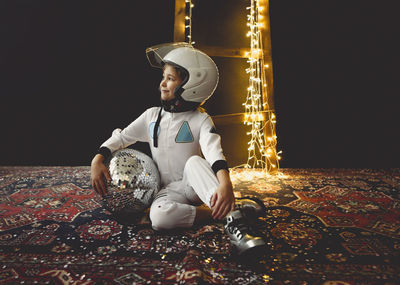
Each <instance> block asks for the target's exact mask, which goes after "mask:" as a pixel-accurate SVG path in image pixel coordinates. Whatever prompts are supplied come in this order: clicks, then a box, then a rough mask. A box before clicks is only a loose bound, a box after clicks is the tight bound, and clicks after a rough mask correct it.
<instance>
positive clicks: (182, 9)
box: [174, 0, 277, 165]
mask: <svg viewBox="0 0 400 285" xmlns="http://www.w3.org/2000/svg"><path fill="white" fill-rule="evenodd" d="M200 1H201V0H200ZM226 1H228V0H226ZM261 1H262V2H263V3H262V4H263V6H264V9H263V10H262V12H261V13H262V14H261V15H262V16H263V22H264V27H263V29H262V30H261V36H262V40H263V55H264V64H265V65H267V66H268V68H266V70H265V77H266V78H265V79H266V82H267V88H266V89H267V93H266V94H268V96H266V94H264V98H263V101H264V102H267V103H268V106H269V110H264V111H263V117H264V120H265V121H266V122H267V121H269V120H271V121H272V120H275V119H273V118H271V116H272V115H273V114H274V113H275V110H274V101H273V96H274V93H273V92H274V90H273V69H272V51H271V32H270V18H269V0H260V2H261ZM185 20H186V1H185V0H175V20H174V42H184V41H185V40H186V38H185V31H186V30H185ZM195 46H196V48H198V49H200V50H202V51H204V52H205V53H206V54H208V55H209V56H211V57H213V56H214V57H231V58H243V59H247V58H248V57H247V56H246V54H248V53H249V52H250V48H249V47H241V48H232V47H226V46H207V45H202V43H201V42H200V43H196V44H195ZM213 120H214V123H215V124H216V125H217V126H221V125H232V124H243V123H244V122H245V113H235V114H225V115H215V116H213ZM270 130H271V128H265V137H271V136H272V135H274V134H271V133H270V132H271V131H270ZM273 163H275V165H277V161H275V162H273Z"/></svg>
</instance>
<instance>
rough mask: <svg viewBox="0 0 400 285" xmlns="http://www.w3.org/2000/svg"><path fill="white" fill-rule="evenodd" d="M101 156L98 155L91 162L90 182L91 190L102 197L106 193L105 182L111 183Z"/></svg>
mask: <svg viewBox="0 0 400 285" xmlns="http://www.w3.org/2000/svg"><path fill="white" fill-rule="evenodd" d="M103 159H104V158H103V156H102V155H100V154H98V155H96V156H95V157H94V158H93V160H92V165H91V167H90V182H91V184H92V187H93V189H94V190H95V191H96V192H97V193H98V194H100V195H101V196H104V195H105V194H106V193H107V185H106V183H105V181H108V182H109V181H111V176H110V173H109V171H108V169H107V167H106V166H105V165H104V163H103Z"/></svg>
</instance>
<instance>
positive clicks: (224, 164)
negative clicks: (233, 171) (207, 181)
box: [211, 160, 229, 174]
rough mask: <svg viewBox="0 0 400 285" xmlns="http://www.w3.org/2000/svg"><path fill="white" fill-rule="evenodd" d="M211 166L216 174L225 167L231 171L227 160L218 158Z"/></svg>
mask: <svg viewBox="0 0 400 285" xmlns="http://www.w3.org/2000/svg"><path fill="white" fill-rule="evenodd" d="M211 168H212V170H213V171H214V173H215V174H217V172H218V171H219V170H221V169H225V170H226V171H228V172H229V168H228V163H227V162H226V160H217V161H216V162H214V163H213V165H212V166H211Z"/></svg>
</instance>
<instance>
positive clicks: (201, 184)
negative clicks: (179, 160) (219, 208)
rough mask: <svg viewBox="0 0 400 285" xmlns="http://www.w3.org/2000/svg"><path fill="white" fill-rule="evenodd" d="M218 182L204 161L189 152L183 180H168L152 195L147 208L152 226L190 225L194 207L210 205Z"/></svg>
mask: <svg viewBox="0 0 400 285" xmlns="http://www.w3.org/2000/svg"><path fill="white" fill-rule="evenodd" d="M218 185H219V183H218V179H217V177H216V176H215V174H214V172H213V170H212V169H211V167H210V165H209V164H208V162H207V161H206V160H205V159H203V158H201V157H200V156H192V157H191V158H189V159H188V161H187V162H186V164H185V169H184V172H183V180H182V181H176V182H172V183H170V184H168V185H167V186H165V187H164V188H163V189H161V190H160V192H158V194H157V195H156V197H155V199H154V201H153V204H152V205H151V208H150V220H151V223H152V227H153V229H155V230H168V229H173V228H188V227H191V226H192V225H193V222H194V219H195V217H196V207H195V206H199V205H201V204H202V203H204V204H206V205H207V206H208V207H210V201H211V196H212V195H213V194H214V192H215V190H216V189H217V187H218Z"/></svg>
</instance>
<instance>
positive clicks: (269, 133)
mask: <svg viewBox="0 0 400 285" xmlns="http://www.w3.org/2000/svg"><path fill="white" fill-rule="evenodd" d="M247 1H250V6H249V7H247V10H248V11H249V12H248V15H247V26H248V27H249V31H248V33H247V37H249V38H250V52H246V54H245V57H247V62H248V64H249V66H248V68H247V69H246V73H247V74H248V75H249V87H248V88H247V97H246V100H245V103H243V105H244V108H245V112H244V113H245V115H244V124H245V125H247V126H249V129H251V130H250V131H249V132H247V135H248V136H249V137H250V141H249V142H248V149H247V150H248V158H247V163H246V164H243V165H241V166H238V167H244V168H259V169H262V170H263V171H266V172H267V173H272V172H276V171H278V170H279V160H280V156H279V155H280V154H281V151H280V152H278V153H277V151H276V144H277V136H276V131H275V127H276V115H275V113H274V112H273V110H271V109H270V106H269V104H268V101H269V98H268V92H267V90H268V89H267V84H268V83H267V80H266V69H267V68H269V65H268V64H265V63H264V49H263V41H262V35H261V29H262V28H263V26H264V24H263V23H262V19H263V16H262V13H261V12H262V11H263V9H265V5H268V4H267V0H264V2H265V3H264V6H263V5H261V4H260V0H247ZM261 1H262V0H261ZM185 2H186V16H185V37H186V41H187V42H188V43H190V44H192V45H193V44H195V42H194V41H193V39H192V9H193V7H194V4H193V3H192V0H185Z"/></svg>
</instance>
